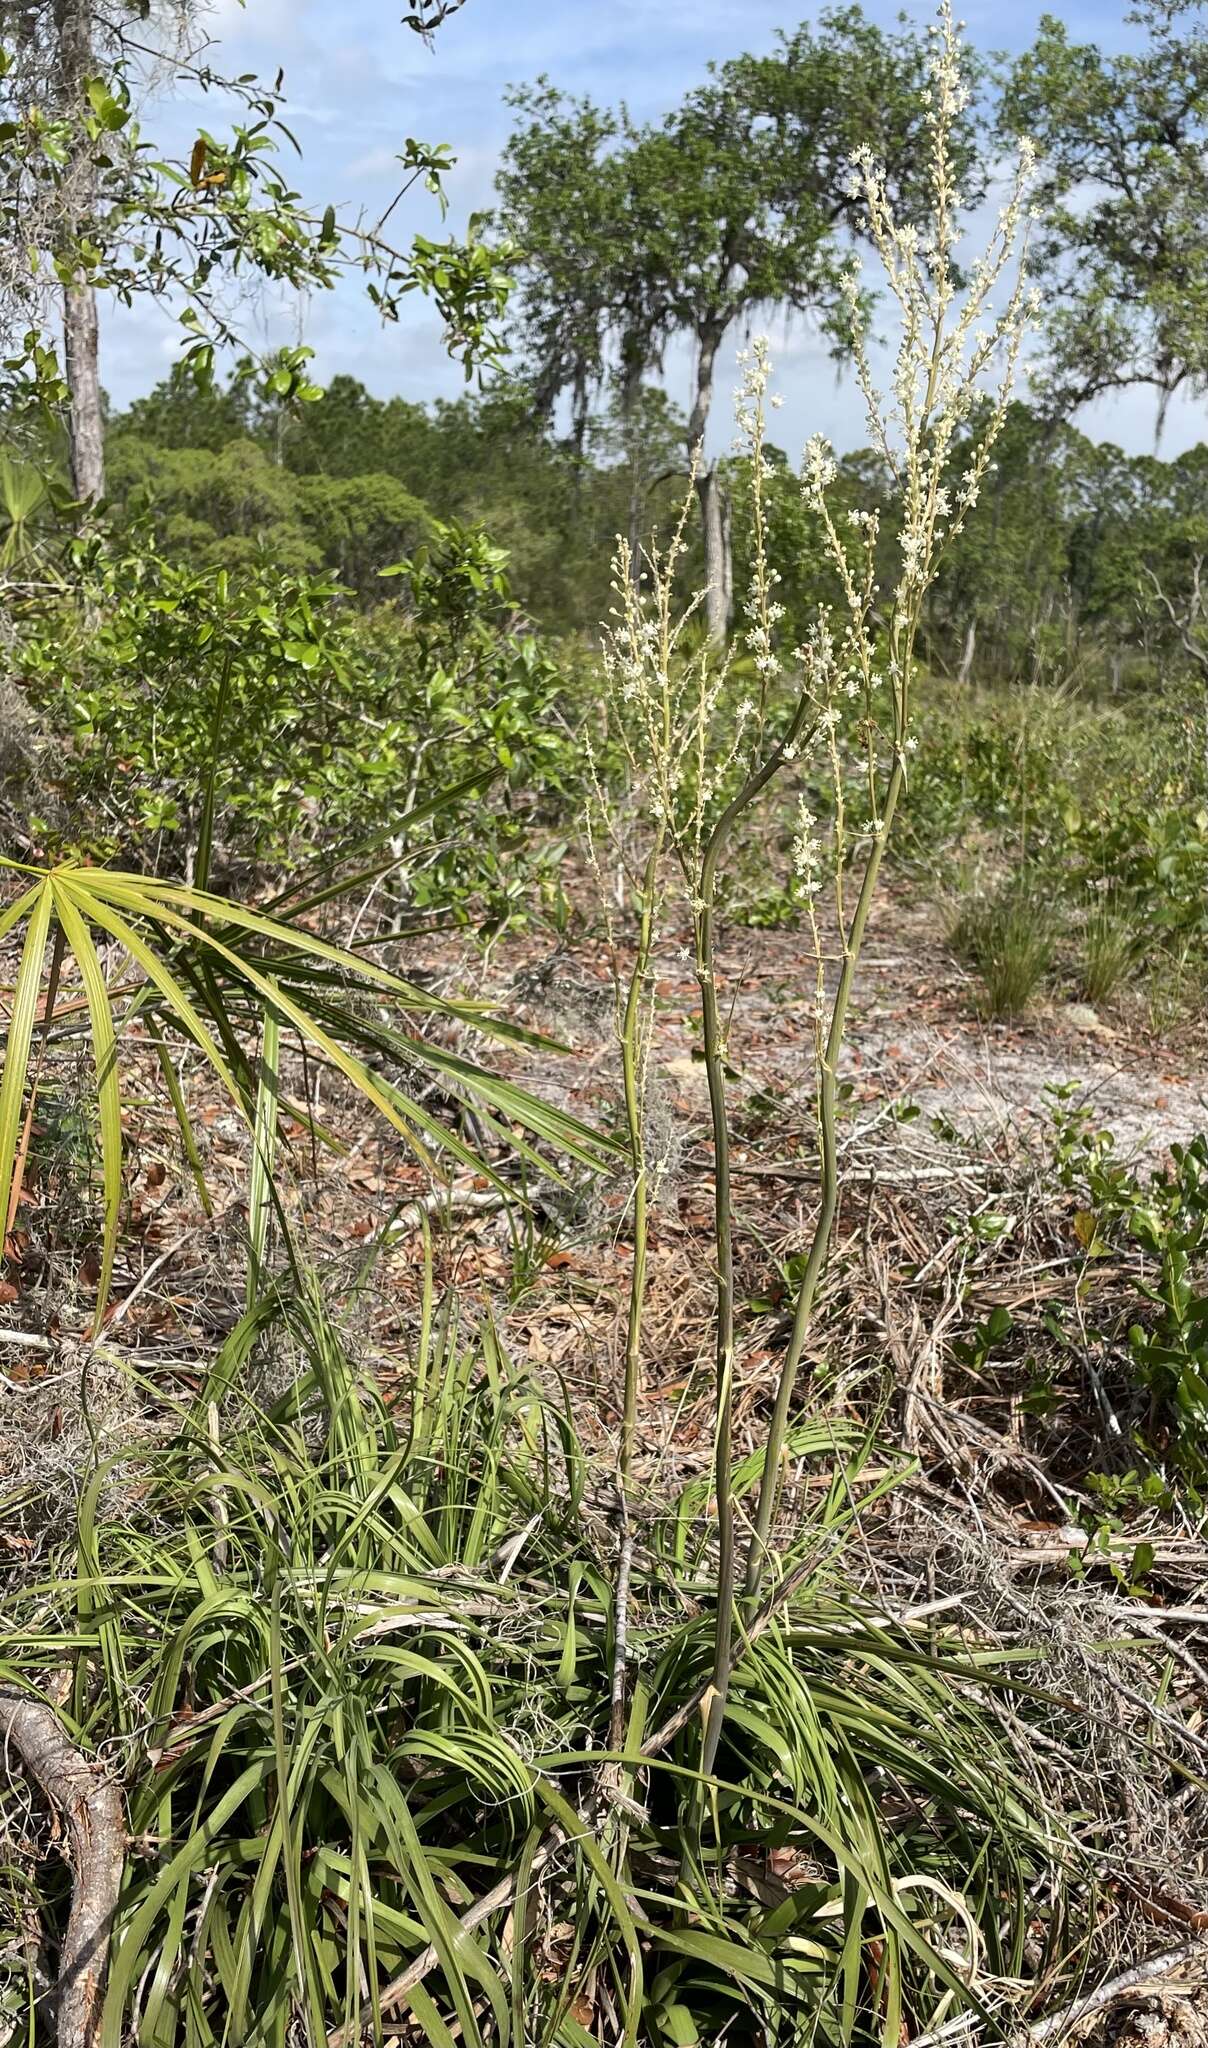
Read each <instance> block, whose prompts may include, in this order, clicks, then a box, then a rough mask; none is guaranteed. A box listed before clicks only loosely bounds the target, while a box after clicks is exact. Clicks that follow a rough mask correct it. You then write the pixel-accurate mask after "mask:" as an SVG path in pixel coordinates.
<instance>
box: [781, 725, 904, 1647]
mask: <svg viewBox="0 0 1208 2048" xmlns="http://www.w3.org/2000/svg"><path fill="white" fill-rule="evenodd" d="M905 779H906V775H905V768H904V766H903V761H902V755H901V752H900V750H899V752H898V753H897V756H896V758H895V760H894V765H893V769H892V771H891V773H890V777H889V781H888V783H887V784H886V789H885V803H884V806H883V808H882V814H881V829H880V831H879V832H878V834H877V836H876V838H875V839H874V841H873V845H872V849H871V851H870V853H869V856H868V861H867V864H866V866H865V869H864V874H863V878H862V880H861V883H860V893H859V896H858V897H857V899H856V907H855V911H854V913H853V916H852V921H851V930H850V932H849V933H848V935H847V939H846V943H845V945H844V948H843V966H842V969H841V971H840V974H839V986H838V988H837V989H836V991H835V1003H834V1008H833V1009H832V1011H831V1019H830V1026H829V1029H828V1031H827V1036H826V1046H825V1050H824V1052H823V1055H822V1066H821V1072H820V1075H819V1083H818V1121H819V1131H820V1143H821V1154H822V1158H821V1186H822V1200H821V1205H820V1207H819V1210H818V1216H817V1221H816V1222H815V1224H814V1234H813V1237H812V1238H811V1240H810V1248H809V1255H808V1257H807V1259H806V1264H805V1271H804V1273H803V1274H802V1276H801V1285H800V1287H799V1288H798V1290H797V1303H796V1307H795V1309H794V1312H793V1328H792V1333H791V1335H790V1337H789V1344H788V1350H787V1351H786V1352H785V1355H784V1363H783V1365H782V1366H781V1368H780V1380H779V1383H778V1385H777V1388H776V1404H775V1407H774V1408H773V1410H772V1420H771V1423H770V1425H769V1427H768V1434H767V1441H766V1444H765V1448H764V1462H763V1475H762V1478H761V1480H760V1484H759V1496H758V1500H757V1502H756V1507H755V1520H754V1526H753V1528H752V1531H751V1541H750V1545H749V1547H748V1550H747V1568H746V1577H745V1584H744V1587H743V1592H744V1605H745V1606H746V1607H747V1608H753V1607H754V1606H755V1605H756V1604H757V1602H758V1598H759V1588H760V1583H761V1580H762V1576H763V1567H764V1560H765V1557H766V1555H767V1548H768V1539H769V1536H770V1534H771V1528H772V1517H773V1515H774V1513H775V1510H776V1498H777V1495H778V1493H779V1490H780V1465H781V1460H782V1458H783V1456H784V1443H785V1437H786V1435H787V1434H788V1422H789V1408H790V1406H791V1404H792V1399H793V1390H794V1388H795V1386H796V1382H797V1371H798V1368H799V1366H800V1364H801V1355H802V1352H803V1351H804V1349H805V1342H806V1338H807V1336H808V1335H809V1329H810V1322H811V1319H812V1316H813V1311H814V1298H815V1296H816V1294H817V1291H818V1282H819V1280H820V1278H821V1276H822V1269H823V1266H824V1265H825V1263H826V1254H827V1251H828V1250H829V1248H830V1240H831V1232H832V1230H833V1229H834V1223H835V1214H836V1211H837V1209H838V1205H839V1162H838V1144H837V1138H836V1107H837V1102H838V1065H839V1055H840V1053H841V1052H842V1050H843V1040H844V1035H845V1032H846V1028H847V1012H848V1007H849V1005H850V1002H851V993H852V988H853V986H854V983H855V978H856V969H857V967H858V966H859V962H860V949H861V947H862V945H863V943H864V934H865V930H866V928H867V925H868V918H869V913H870V911H871V910H872V904H873V897H874V896H875V894H876V888H877V879H878V876H879V875H880V871H881V860H882V857H883V855H884V852H885V845H886V842H887V840H888V838H889V829H890V826H891V825H892V823H893V818H894V813H895V811H896V810H897V807H898V798H899V797H900V795H901V793H902V787H903V784H904V782H905Z"/></svg>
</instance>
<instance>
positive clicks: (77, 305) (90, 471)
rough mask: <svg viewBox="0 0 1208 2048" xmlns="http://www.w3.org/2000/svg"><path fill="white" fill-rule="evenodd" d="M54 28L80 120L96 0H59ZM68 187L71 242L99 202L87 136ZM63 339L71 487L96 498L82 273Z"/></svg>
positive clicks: (100, 467)
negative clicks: (94, 0) (93, 7)
mask: <svg viewBox="0 0 1208 2048" xmlns="http://www.w3.org/2000/svg"><path fill="white" fill-rule="evenodd" d="M55 27H56V29H57V31H58V38H59V92H60V99H61V104H62V107H63V110H64V112H65V113H66V114H67V116H68V118H69V119H70V120H72V121H80V120H82V118H83V102H84V91H85V86H86V83H87V80H88V78H89V77H90V75H91V72H92V68H93V20H92V0H55ZM65 190H66V202H67V211H66V218H65V221H64V228H65V232H66V239H67V241H68V243H69V244H70V243H72V242H74V241H75V239H76V237H77V236H78V235H79V234H80V233H81V231H82V230H83V229H85V228H86V227H87V225H88V223H89V220H90V218H91V215H92V213H93V210H94V208H95V205H96V173H95V170H94V168H93V164H92V157H91V153H90V151H89V148H88V144H87V142H86V141H85V140H83V139H81V140H80V141H79V142H78V143H77V144H76V146H75V149H74V151H73V157H72V162H71V166H70V170H69V173H68V177H67V181H66V188H65ZM63 344H64V346H63V368H64V375H65V377H66V380H67V391H68V408H67V432H68V441H69V447H70V460H71V482H72V489H73V491H74V492H75V495H76V497H77V498H79V499H81V500H83V501H85V502H87V503H91V502H92V501H93V500H94V499H97V498H99V497H101V496H103V494H104V490H105V424H104V414H103V410H102V406H101V376H100V337H99V330H98V322H97V303H96V292H95V291H94V290H93V288H92V286H91V285H90V284H89V283H88V282H87V281H86V279H85V277H84V275H83V273H81V272H77V274H76V278H75V281H74V282H73V283H72V284H69V285H67V286H66V287H65V288H64V292H63Z"/></svg>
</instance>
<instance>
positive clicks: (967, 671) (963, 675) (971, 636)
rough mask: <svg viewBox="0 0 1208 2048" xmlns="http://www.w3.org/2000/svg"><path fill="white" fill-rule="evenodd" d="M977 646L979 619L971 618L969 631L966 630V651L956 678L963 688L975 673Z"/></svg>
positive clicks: (962, 655) (962, 656)
mask: <svg viewBox="0 0 1208 2048" xmlns="http://www.w3.org/2000/svg"><path fill="white" fill-rule="evenodd" d="M976 646H977V620H976V619H970V621H969V626H968V631H967V632H966V634H965V646H964V651H963V653H962V654H961V665H960V668H959V669H958V671H957V676H956V680H957V682H958V683H959V684H960V685H961V687H962V688H963V687H964V686H965V684H966V683H967V682H968V681H969V678H970V677H971V676H972V674H973V654H974V650H975V648H976Z"/></svg>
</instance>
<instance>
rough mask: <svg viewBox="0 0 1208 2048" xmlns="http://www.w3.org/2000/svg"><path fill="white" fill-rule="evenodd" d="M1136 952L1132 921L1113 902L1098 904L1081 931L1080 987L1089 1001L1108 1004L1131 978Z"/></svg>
mask: <svg viewBox="0 0 1208 2048" xmlns="http://www.w3.org/2000/svg"><path fill="white" fill-rule="evenodd" d="M1136 952H1137V931H1136V926H1135V925H1134V924H1133V923H1132V921H1131V920H1130V919H1129V918H1127V917H1125V916H1123V915H1122V914H1121V912H1120V911H1119V910H1118V909H1117V908H1116V907H1115V905H1114V904H1112V903H1110V902H1100V903H1096V904H1095V905H1094V906H1093V908H1092V909H1091V910H1090V912H1089V913H1088V915H1087V919H1086V923H1085V925H1084V926H1083V931H1082V948H1081V958H1080V960H1079V967H1078V986H1079V989H1080V991H1081V993H1082V994H1083V995H1084V996H1085V997H1086V1000H1087V1002H1088V1003H1095V1004H1099V1003H1108V1002H1110V1001H1111V1000H1112V997H1113V996H1115V995H1116V994H1117V993H1118V991H1119V990H1120V988H1121V987H1122V985H1123V984H1124V983H1125V982H1126V981H1127V980H1128V977H1129V974H1130V973H1131V971H1132V966H1133V962H1134V960H1135V958H1136Z"/></svg>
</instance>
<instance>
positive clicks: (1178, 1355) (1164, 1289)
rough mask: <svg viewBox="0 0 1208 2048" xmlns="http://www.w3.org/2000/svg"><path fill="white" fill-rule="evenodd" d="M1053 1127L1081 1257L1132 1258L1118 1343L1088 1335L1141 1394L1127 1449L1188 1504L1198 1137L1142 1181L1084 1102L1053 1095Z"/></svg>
mask: <svg viewBox="0 0 1208 2048" xmlns="http://www.w3.org/2000/svg"><path fill="white" fill-rule="evenodd" d="M1065 1092H1066V1091H1064V1090H1062V1091H1057V1093H1058V1096H1059V1097H1060V1096H1063V1095H1064V1094H1065ZM1054 1129H1055V1141H1054V1157H1055V1160H1056V1164H1057V1168H1058V1173H1059V1176H1060V1178H1061V1180H1062V1181H1063V1183H1064V1185H1065V1186H1066V1187H1067V1188H1069V1189H1071V1190H1072V1191H1073V1192H1074V1193H1075V1195H1076V1196H1077V1198H1078V1200H1079V1202H1080V1203H1081V1204H1082V1206H1081V1207H1080V1208H1079V1209H1078V1210H1077V1212H1076V1214H1075V1217H1074V1227H1075V1232H1076V1235H1077V1237H1078V1240H1079V1242H1080V1243H1081V1245H1082V1246H1083V1248H1084V1250H1085V1253H1086V1256H1087V1258H1088V1259H1090V1260H1094V1259H1097V1258H1101V1257H1103V1256H1105V1255H1109V1254H1110V1255H1112V1256H1115V1257H1118V1256H1119V1255H1120V1252H1121V1250H1125V1251H1127V1250H1131V1251H1132V1252H1134V1253H1139V1254H1140V1268H1139V1272H1138V1274H1137V1287H1138V1294H1139V1296H1140V1300H1139V1301H1138V1302H1137V1304H1136V1312H1135V1316H1134V1319H1133V1320H1131V1321H1130V1322H1129V1323H1128V1324H1127V1326H1126V1328H1127V1337H1126V1345H1125V1346H1121V1345H1120V1343H1119V1341H1118V1338H1119V1336H1120V1335H1122V1334H1123V1332H1118V1331H1116V1330H1114V1329H1113V1330H1111V1331H1095V1332H1092V1333H1091V1334H1092V1335H1094V1336H1096V1337H1098V1338H1099V1340H1100V1342H1101V1343H1103V1344H1105V1345H1107V1346H1110V1349H1111V1353H1112V1355H1113V1356H1114V1357H1115V1358H1116V1359H1120V1358H1123V1359H1125V1360H1127V1362H1128V1364H1129V1366H1130V1367H1131V1373H1132V1380H1133V1388H1134V1391H1135V1393H1136V1394H1137V1395H1139V1396H1141V1397H1143V1398H1142V1400H1141V1401H1139V1402H1134V1404H1133V1406H1134V1427H1133V1432H1132V1447H1133V1448H1134V1449H1135V1450H1136V1451H1138V1452H1139V1453H1140V1454H1141V1455H1142V1457H1143V1458H1144V1459H1145V1460H1146V1461H1147V1462H1148V1463H1149V1464H1150V1465H1151V1467H1156V1469H1157V1471H1158V1473H1159V1475H1160V1476H1163V1477H1165V1476H1166V1475H1167V1474H1168V1473H1169V1472H1173V1473H1175V1474H1178V1475H1179V1476H1180V1477H1181V1479H1182V1481H1183V1482H1184V1485H1185V1487H1186V1488H1187V1490H1188V1493H1189V1495H1190V1497H1191V1499H1192V1501H1193V1502H1198V1501H1200V1500H1201V1499H1202V1497H1203V1496H1204V1493H1205V1490H1206V1489H1208V1294H1206V1293H1205V1286H1204V1262H1205V1257H1206V1255H1208V1137H1206V1136H1204V1135H1203V1134H1201V1135H1200V1136H1198V1137H1195V1138H1193V1139H1192V1140H1191V1142H1190V1143H1189V1144H1187V1145H1177V1144H1176V1145H1172V1146H1171V1148H1170V1160H1171V1163H1170V1165H1169V1166H1168V1167H1164V1168H1161V1169H1159V1170H1158V1171H1157V1172H1155V1173H1151V1174H1148V1175H1142V1174H1141V1173H1140V1172H1139V1171H1138V1170H1137V1169H1136V1168H1135V1167H1134V1166H1133V1165H1131V1164H1129V1163H1128V1162H1127V1161H1126V1160H1123V1159H1121V1158H1120V1157H1119V1156H1118V1154H1117V1152H1116V1147H1115V1140H1114V1138H1113V1136H1112V1134H1111V1132H1110V1131H1101V1130H1096V1129H1094V1128H1093V1126H1092V1123H1091V1118H1090V1112H1089V1110H1087V1109H1086V1108H1085V1106H1081V1105H1076V1104H1075V1105H1072V1106H1071V1105H1070V1104H1068V1103H1067V1102H1065V1101H1064V1100H1060V1099H1059V1100H1058V1101H1057V1104H1056V1109H1055V1115H1054ZM1142 1304H1143V1305H1142ZM1138 1408H1139V1409H1140V1411H1141V1412H1140V1413H1137V1412H1136V1411H1137V1410H1138Z"/></svg>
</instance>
